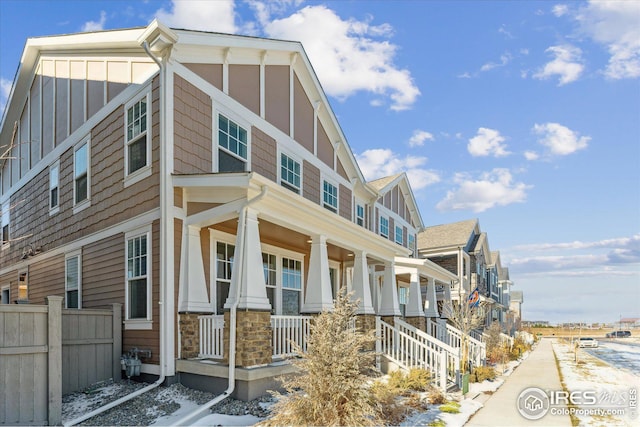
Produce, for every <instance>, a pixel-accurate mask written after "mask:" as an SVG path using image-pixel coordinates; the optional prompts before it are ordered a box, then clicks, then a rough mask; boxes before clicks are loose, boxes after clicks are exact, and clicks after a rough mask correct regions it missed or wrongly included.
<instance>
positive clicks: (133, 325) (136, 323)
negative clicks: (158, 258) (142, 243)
mask: <svg viewBox="0 0 640 427" xmlns="http://www.w3.org/2000/svg"><path fill="white" fill-rule="evenodd" d="M151 229H152V227H151V224H148V225H145V226H144V227H140V228H137V229H135V230H131V231H128V232H127V233H125V235H124V308H125V310H124V315H125V319H124V328H125V329H140V330H150V329H152V327H153V310H152V308H153V304H152V303H151V298H152V295H151V291H152V290H153V259H152V251H153V241H152V234H151ZM143 234H146V235H147V318H146V319H129V279H128V277H127V268H128V267H127V255H128V254H127V246H128V242H129V240H130V239H133V238H135V237H139V236H142V235H143Z"/></svg>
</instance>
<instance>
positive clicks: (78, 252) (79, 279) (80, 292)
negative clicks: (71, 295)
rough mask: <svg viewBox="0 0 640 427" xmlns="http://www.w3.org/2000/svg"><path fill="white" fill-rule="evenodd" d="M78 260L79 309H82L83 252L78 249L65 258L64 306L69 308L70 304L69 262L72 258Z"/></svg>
mask: <svg viewBox="0 0 640 427" xmlns="http://www.w3.org/2000/svg"><path fill="white" fill-rule="evenodd" d="M75 257H77V258H78V309H81V308H82V250H81V249H78V250H75V251H73V252H69V253H68V254H66V255H65V257H64V306H65V308H69V302H68V301H67V260H69V259H70V258H75Z"/></svg>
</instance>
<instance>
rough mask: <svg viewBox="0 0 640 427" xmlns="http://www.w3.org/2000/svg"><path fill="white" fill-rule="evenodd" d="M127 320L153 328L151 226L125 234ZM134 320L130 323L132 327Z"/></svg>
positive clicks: (142, 326) (144, 327)
mask: <svg viewBox="0 0 640 427" xmlns="http://www.w3.org/2000/svg"><path fill="white" fill-rule="evenodd" d="M125 241H126V247H125V252H126V253H125V258H126V284H125V288H126V289H125V295H126V298H125V305H126V310H125V313H126V320H134V321H138V322H135V323H137V324H138V325H137V326H138V328H140V329H147V328H151V322H139V321H150V320H151V265H152V264H151V251H150V243H151V227H145V229H143V230H139V231H134V232H131V233H127V235H126V236H125ZM133 324H134V323H133V322H132V323H130V324H129V325H128V328H129V329H132V326H133Z"/></svg>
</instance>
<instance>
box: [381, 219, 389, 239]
mask: <svg viewBox="0 0 640 427" xmlns="http://www.w3.org/2000/svg"><path fill="white" fill-rule="evenodd" d="M380 235H381V236H382V237H386V238H387V239H388V238H389V218H385V217H383V216H381V217H380Z"/></svg>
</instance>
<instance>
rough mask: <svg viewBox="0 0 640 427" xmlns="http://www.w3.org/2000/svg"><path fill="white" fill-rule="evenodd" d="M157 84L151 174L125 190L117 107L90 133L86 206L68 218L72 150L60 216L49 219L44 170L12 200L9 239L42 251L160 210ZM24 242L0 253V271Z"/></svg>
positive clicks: (63, 168)
mask: <svg viewBox="0 0 640 427" xmlns="http://www.w3.org/2000/svg"><path fill="white" fill-rule="evenodd" d="M157 83H158V79H157V78H156V79H155V80H154V86H153V94H152V99H153V102H152V109H151V111H152V120H153V125H152V129H153V132H152V133H153V139H152V144H151V146H152V156H151V158H152V175H151V176H150V177H148V178H145V179H143V180H141V181H139V182H137V183H135V184H132V185H130V186H128V187H126V188H125V187H124V181H123V179H124V144H123V141H124V130H123V123H124V120H123V117H124V116H123V115H124V108H122V106H120V107H118V108H116V109H115V110H114V111H113V113H111V114H110V115H109V116H107V117H106V118H105V119H104V120H103V121H102V122H100V123H99V124H98V125H96V127H95V128H93V129H92V131H91V190H90V194H91V206H89V207H88V208H86V209H84V210H82V211H80V212H78V213H76V214H74V213H73V148H70V149H69V150H67V151H65V152H64V153H62V155H61V157H60V212H59V213H57V214H56V215H53V216H50V215H49V209H48V203H49V194H48V189H49V171H48V170H47V169H44V170H43V171H41V172H40V173H39V174H38V175H36V176H35V177H34V178H33V179H32V180H31V181H30V182H29V183H27V185H25V186H24V187H22V188H21V189H20V190H18V191H17V192H16V193H14V194H13V195H12V197H11V204H12V205H16V208H15V209H13V210H12V211H11V213H10V221H11V232H12V235H13V237H14V238H18V237H20V236H26V235H30V236H31V237H30V238H29V239H28V243H32V244H33V245H34V246H41V247H42V248H43V249H44V250H45V251H48V250H52V249H54V248H56V247H59V246H61V245H64V244H66V243H69V242H71V241H73V240H76V239H78V238H80V237H84V236H86V235H88V234H91V233H94V232H97V231H99V230H102V229H104V228H106V227H109V226H112V225H115V224H118V223H121V222H123V221H125V220H127V219H129V218H132V217H134V216H136V215H140V214H142V213H145V212H148V211H150V210H152V209H155V208H157V207H158V206H159V188H160V187H159V174H158V171H159V170H160V166H159V134H158V132H157V130H158V125H157V124H158V118H159V106H158V94H159V90H158V89H159V88H158V84H157ZM25 242H26V241H22V242H16V243H15V244H12V245H11V247H10V248H9V249H7V250H4V251H2V252H0V266H6V265H8V263H11V262H16V261H18V260H19V259H20V257H21V256H22V249H23V248H24V245H25V244H26V243H25Z"/></svg>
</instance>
